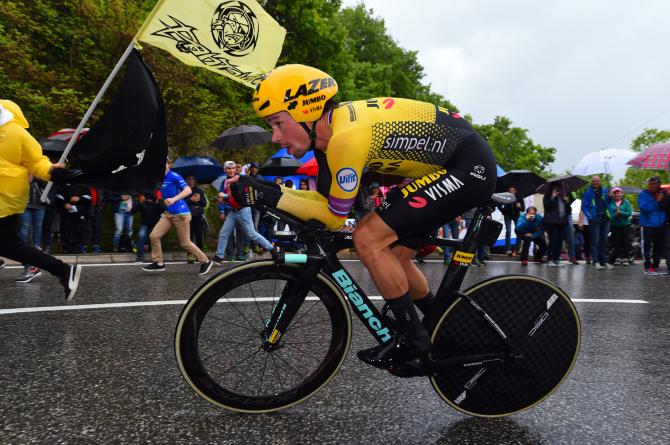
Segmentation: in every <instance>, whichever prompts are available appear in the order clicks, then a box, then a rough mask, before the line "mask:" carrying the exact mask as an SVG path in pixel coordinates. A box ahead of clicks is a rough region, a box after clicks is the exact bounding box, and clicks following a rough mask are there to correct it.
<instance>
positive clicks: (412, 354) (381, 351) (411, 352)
mask: <svg viewBox="0 0 670 445" xmlns="http://www.w3.org/2000/svg"><path fill="white" fill-rule="evenodd" d="M429 349H430V345H429V344H426V345H421V346H420V347H417V346H415V345H413V344H411V340H409V339H408V338H407V337H405V336H404V335H403V334H398V335H396V337H395V338H394V339H393V341H390V342H387V343H384V344H382V345H379V346H375V347H374V348H370V349H363V350H361V351H358V354H357V355H358V358H359V359H361V360H362V361H363V362H365V363H367V364H368V365H371V366H374V367H375V368H379V369H384V370H386V371H388V372H390V373H391V374H393V375H395V376H397V377H416V376H422V375H427V372H426V371H425V370H424V358H425V357H426V356H427V353H428V350H429ZM424 351H425V352H424Z"/></svg>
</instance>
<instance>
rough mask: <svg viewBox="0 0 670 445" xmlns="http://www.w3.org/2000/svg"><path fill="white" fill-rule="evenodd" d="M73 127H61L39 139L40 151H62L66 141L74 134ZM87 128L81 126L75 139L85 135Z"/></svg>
mask: <svg viewBox="0 0 670 445" xmlns="http://www.w3.org/2000/svg"><path fill="white" fill-rule="evenodd" d="M74 132H75V129H74V128H63V129H62V130H58V131H56V132H54V133H51V134H50V135H49V136H47V137H45V138H42V139H40V145H41V146H42V151H44V152H49V153H63V152H64V151H65V147H67V143H68V142H69V141H70V139H72V135H74ZM87 132H88V128H83V129H82V130H81V133H79V137H78V138H77V140H79V139H81V138H82V137H84V136H86V133H87Z"/></svg>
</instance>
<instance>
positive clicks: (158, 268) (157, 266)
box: [142, 261, 165, 272]
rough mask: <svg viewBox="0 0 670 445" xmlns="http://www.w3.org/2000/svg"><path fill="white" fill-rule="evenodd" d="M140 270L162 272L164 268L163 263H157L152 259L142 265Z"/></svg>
mask: <svg viewBox="0 0 670 445" xmlns="http://www.w3.org/2000/svg"><path fill="white" fill-rule="evenodd" d="M142 270H144V271H146V272H163V271H164V270H165V264H158V263H157V262H155V261H154V262H153V263H151V264H149V265H148V266H144V267H143V268H142Z"/></svg>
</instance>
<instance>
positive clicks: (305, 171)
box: [295, 158, 319, 176]
mask: <svg viewBox="0 0 670 445" xmlns="http://www.w3.org/2000/svg"><path fill="white" fill-rule="evenodd" d="M295 174H296V175H305V176H318V175H319V165H318V164H317V163H316V158H312V159H310V160H309V161H307V162H305V163H304V164H302V165H301V166H300V167H299V168H298V169H297V170H296V171H295Z"/></svg>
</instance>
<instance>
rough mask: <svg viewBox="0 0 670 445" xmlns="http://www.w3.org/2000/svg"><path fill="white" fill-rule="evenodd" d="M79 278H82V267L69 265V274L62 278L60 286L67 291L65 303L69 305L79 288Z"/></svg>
mask: <svg viewBox="0 0 670 445" xmlns="http://www.w3.org/2000/svg"><path fill="white" fill-rule="evenodd" d="M79 278H81V265H79V264H77V265H68V266H67V273H66V274H65V276H63V277H61V279H60V284H62V285H63V290H64V291H65V302H66V303H69V302H70V301H72V299H73V298H74V294H75V293H76V292H77V287H79Z"/></svg>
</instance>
